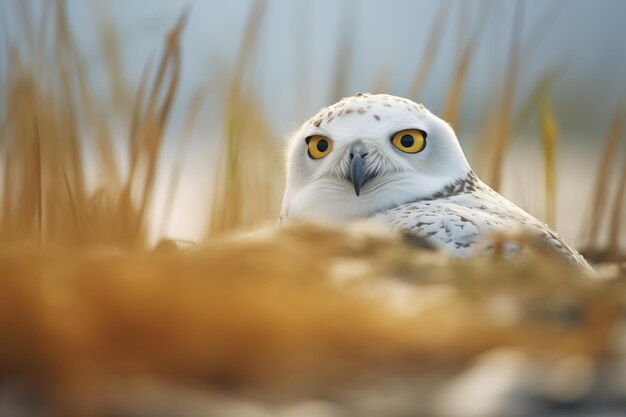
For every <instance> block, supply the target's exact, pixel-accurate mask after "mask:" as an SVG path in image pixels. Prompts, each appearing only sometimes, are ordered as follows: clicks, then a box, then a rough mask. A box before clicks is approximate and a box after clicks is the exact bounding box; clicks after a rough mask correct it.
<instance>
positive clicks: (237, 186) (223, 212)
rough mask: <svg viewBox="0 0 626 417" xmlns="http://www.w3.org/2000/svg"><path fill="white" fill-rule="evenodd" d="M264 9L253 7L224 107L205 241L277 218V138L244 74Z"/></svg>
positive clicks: (249, 65)
mask: <svg viewBox="0 0 626 417" xmlns="http://www.w3.org/2000/svg"><path fill="white" fill-rule="evenodd" d="M266 6H267V2H257V3H256V4H255V7H254V8H253V10H252V12H251V14H250V18H249V21H248V24H247V26H246V32H245V34H244V38H243V44H242V46H241V48H240V50H239V51H240V53H239V57H238V59H237V64H236V68H235V71H233V74H234V75H233V77H232V78H231V80H230V88H229V89H228V91H227V92H226V94H227V97H225V99H224V101H225V102H226V103H227V104H226V106H225V112H226V114H225V120H224V129H225V131H224V136H223V140H224V148H223V150H222V151H221V152H222V154H223V157H221V158H218V161H217V163H218V174H217V175H216V177H215V181H214V186H215V189H214V190H213V197H212V202H211V203H212V207H211V217H210V221H209V230H208V234H209V236H213V235H216V234H221V233H224V232H227V231H231V230H233V229H236V228H241V227H246V226H248V227H250V226H252V225H254V224H257V223H258V222H259V221H263V220H268V219H271V218H275V217H276V211H277V208H278V203H279V201H278V198H279V197H278V196H279V193H280V192H281V189H282V184H281V181H276V179H278V178H281V174H280V168H281V165H280V162H279V161H278V156H279V154H278V152H277V149H276V143H275V142H274V138H275V136H274V134H273V132H271V130H270V128H269V126H268V124H267V117H266V115H265V114H264V112H263V107H262V105H261V103H260V100H259V99H258V98H257V97H256V95H255V94H254V93H253V91H252V88H251V87H249V85H248V81H249V80H248V79H247V78H245V77H244V74H245V73H246V71H251V70H252V68H253V65H252V61H251V60H252V59H253V58H254V53H253V52H254V48H255V47H256V45H257V41H258V38H259V36H258V33H259V31H260V28H261V23H262V19H263V16H264V14H263V13H264V11H265V9H266ZM268 178H270V179H272V180H270V181H268V180H267V179H268Z"/></svg>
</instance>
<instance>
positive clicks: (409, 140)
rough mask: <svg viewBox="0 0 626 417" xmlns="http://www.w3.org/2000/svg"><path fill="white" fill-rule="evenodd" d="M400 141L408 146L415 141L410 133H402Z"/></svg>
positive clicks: (404, 145)
mask: <svg viewBox="0 0 626 417" xmlns="http://www.w3.org/2000/svg"><path fill="white" fill-rule="evenodd" d="M400 143H401V144H402V146H403V147H405V148H410V147H411V146H413V144H414V143H415V139H413V136H411V135H404V136H402V138H400Z"/></svg>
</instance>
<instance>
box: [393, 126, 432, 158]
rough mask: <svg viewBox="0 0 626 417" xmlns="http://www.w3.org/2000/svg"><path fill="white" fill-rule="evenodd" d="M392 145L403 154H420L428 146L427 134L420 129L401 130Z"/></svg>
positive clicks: (394, 136)
mask: <svg viewBox="0 0 626 417" xmlns="http://www.w3.org/2000/svg"><path fill="white" fill-rule="evenodd" d="M391 143H392V144H393V146H395V147H396V148H398V149H400V150H401V151H402V152H406V153H418V152H420V151H421V150H423V149H424V147H425V146H426V132H422V131H421V130H418V129H407V130H401V131H399V132H398V133H396V134H395V135H393V137H392V138H391Z"/></svg>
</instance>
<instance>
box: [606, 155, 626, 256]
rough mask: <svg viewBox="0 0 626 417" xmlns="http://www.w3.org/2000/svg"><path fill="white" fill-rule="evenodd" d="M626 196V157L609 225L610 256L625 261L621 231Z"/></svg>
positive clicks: (608, 247)
mask: <svg viewBox="0 0 626 417" xmlns="http://www.w3.org/2000/svg"><path fill="white" fill-rule="evenodd" d="M625 195H626V157H625V158H624V161H622V172H621V174H620V178H619V183H618V184H617V190H616V192H615V201H614V203H613V209H612V211H611V217H610V223H609V237H608V245H607V251H608V252H609V254H610V255H611V256H612V257H614V258H616V259H618V258H621V259H622V261H623V260H624V254H623V253H622V252H621V250H620V246H619V244H620V242H619V237H620V231H621V229H622V220H623V219H624V213H623V212H624V196H625Z"/></svg>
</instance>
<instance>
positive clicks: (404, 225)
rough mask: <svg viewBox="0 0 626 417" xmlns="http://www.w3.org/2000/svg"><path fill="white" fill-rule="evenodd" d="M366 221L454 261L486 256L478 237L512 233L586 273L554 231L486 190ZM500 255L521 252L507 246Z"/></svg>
mask: <svg viewBox="0 0 626 417" xmlns="http://www.w3.org/2000/svg"><path fill="white" fill-rule="evenodd" d="M372 219H373V220H374V221H381V222H384V223H387V224H389V225H390V226H391V227H393V228H395V229H398V230H403V231H406V232H409V233H411V234H415V235H417V236H422V237H424V238H426V239H427V240H429V241H431V242H432V243H433V244H435V245H437V246H439V247H442V248H443V249H444V250H446V251H448V252H449V253H452V254H454V255H455V256H459V257H467V256H471V255H476V254H478V253H481V252H484V251H489V250H491V249H492V248H493V245H489V244H485V241H484V237H486V236H488V235H490V234H492V233H496V232H505V231H513V230H522V231H526V232H528V233H530V234H532V235H534V236H537V237H540V238H541V239H543V240H544V241H546V242H547V243H548V244H549V245H551V246H552V247H553V248H554V249H556V250H557V251H558V252H560V253H562V254H563V255H565V256H566V257H568V258H569V259H570V260H571V261H572V262H574V263H576V264H579V265H581V266H582V267H584V268H591V267H590V266H589V264H588V263H587V261H586V260H585V259H584V258H583V257H582V256H581V255H580V254H579V253H578V252H577V251H576V250H575V249H573V248H571V247H570V246H568V245H567V244H566V243H565V242H564V241H563V240H562V239H561V238H560V237H559V236H558V235H557V234H556V233H555V232H554V231H552V230H550V228H549V227H548V226H547V225H545V224H544V223H542V222H540V221H539V220H537V219H536V218H534V217H533V216H531V215H530V214H528V213H526V212H525V211H524V210H522V209H521V208H519V207H517V206H516V205H515V204H513V203H511V202H510V201H508V200H507V199H505V198H504V197H502V196H501V195H500V194H498V193H496V192H495V191H493V190H491V189H490V188H486V189H481V190H477V191H475V192H472V193H462V194H457V195H454V196H450V197H444V198H439V199H434V200H424V201H418V202H414V203H407V204H403V205H400V206H398V207H395V208H391V209H388V210H386V211H383V212H380V213H377V214H375V215H374V216H373V217H372ZM504 250H505V253H507V254H513V253H516V252H520V251H521V250H522V248H521V246H520V245H519V243H516V242H510V243H507V244H506V245H505V247H504Z"/></svg>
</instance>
